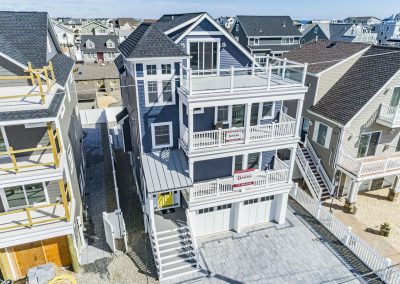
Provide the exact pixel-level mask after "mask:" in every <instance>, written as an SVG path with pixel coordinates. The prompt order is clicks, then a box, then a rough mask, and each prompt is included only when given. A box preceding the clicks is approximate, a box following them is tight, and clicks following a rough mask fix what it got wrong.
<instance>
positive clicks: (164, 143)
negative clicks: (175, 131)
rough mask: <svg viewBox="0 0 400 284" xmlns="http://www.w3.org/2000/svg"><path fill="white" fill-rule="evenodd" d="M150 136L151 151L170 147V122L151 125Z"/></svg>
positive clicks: (171, 142)
mask: <svg viewBox="0 0 400 284" xmlns="http://www.w3.org/2000/svg"><path fill="white" fill-rule="evenodd" d="M151 136H152V146H153V149H159V148H165V147H171V146H172V145H173V141H172V122H160V123H153V124H152V125H151Z"/></svg>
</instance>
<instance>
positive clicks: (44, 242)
mask: <svg viewBox="0 0 400 284" xmlns="http://www.w3.org/2000/svg"><path fill="white" fill-rule="evenodd" d="M15 27H18V29H16V28H15ZM73 67H74V61H73V60H72V59H70V58H68V57H67V56H65V55H63V54H62V52H61V49H60V48H59V43H58V42H57V37H56V34H55V32H54V30H53V27H52V25H51V21H50V19H49V17H48V14H47V13H42V12H0V79H1V80H0V270H1V273H0V274H1V275H2V278H5V279H12V280H14V281H16V280H19V279H22V278H26V276H27V272H28V270H29V269H31V268H33V267H37V266H39V265H43V264H46V263H53V264H55V265H56V266H63V267H70V266H72V267H73V268H74V270H75V271H76V272H78V268H79V261H80V255H81V252H82V248H83V247H84V246H85V239H84V235H83V224H82V201H81V195H83V194H84V187H85V174H84V164H85V162H84V155H83V154H82V147H83V146H82V129H81V124H80V119H79V112H78V107H77V104H78V102H77V97H76V91H75V84H74V76H73ZM27 94H29V95H27Z"/></svg>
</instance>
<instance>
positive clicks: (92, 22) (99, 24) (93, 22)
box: [82, 21, 107, 29]
mask: <svg viewBox="0 0 400 284" xmlns="http://www.w3.org/2000/svg"><path fill="white" fill-rule="evenodd" d="M90 24H96V25H98V26H102V27H103V28H107V26H105V25H103V24H102V23H99V22H97V21H90V22H87V23H86V24H84V25H82V29H83V28H84V27H86V26H88V25H90Z"/></svg>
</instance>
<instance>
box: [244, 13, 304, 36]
mask: <svg viewBox="0 0 400 284" xmlns="http://www.w3.org/2000/svg"><path fill="white" fill-rule="evenodd" d="M237 20H238V21H239V22H240V24H241V26H242V27H243V29H244V31H245V32H246V35H247V36H301V33H300V31H299V30H298V29H297V28H296V27H295V26H294V25H293V20H292V19H291V18H290V17H289V16H237Z"/></svg>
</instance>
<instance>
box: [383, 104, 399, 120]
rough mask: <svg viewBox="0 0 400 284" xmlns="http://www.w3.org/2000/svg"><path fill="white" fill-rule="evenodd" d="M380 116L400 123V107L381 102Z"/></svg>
mask: <svg viewBox="0 0 400 284" xmlns="http://www.w3.org/2000/svg"><path fill="white" fill-rule="evenodd" d="M378 118H379V119H382V120H384V121H387V122H389V123H392V124H400V107H392V106H388V105H385V104H381V108H380V110H379V117H378Z"/></svg>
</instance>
